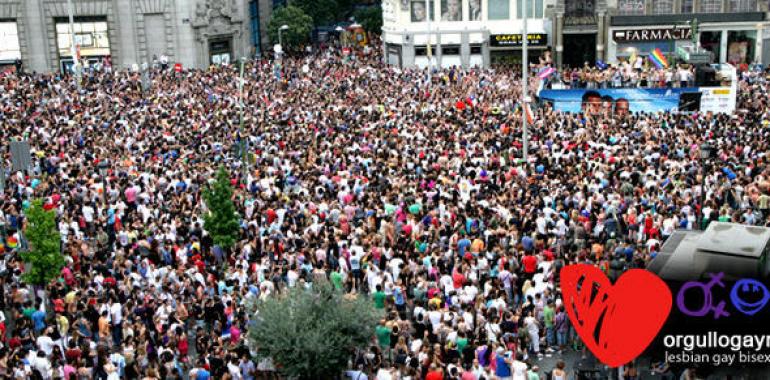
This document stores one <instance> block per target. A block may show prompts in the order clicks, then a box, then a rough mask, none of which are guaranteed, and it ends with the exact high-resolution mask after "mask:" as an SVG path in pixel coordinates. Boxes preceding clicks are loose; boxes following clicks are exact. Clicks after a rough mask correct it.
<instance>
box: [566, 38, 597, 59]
mask: <svg viewBox="0 0 770 380" xmlns="http://www.w3.org/2000/svg"><path fill="white" fill-rule="evenodd" d="M563 54H564V56H563V57H562V64H563V65H564V66H569V67H583V64H584V63H585V62H588V64H589V65H591V66H593V65H594V63H595V62H596V33H588V34H565V35H564V53H563Z"/></svg>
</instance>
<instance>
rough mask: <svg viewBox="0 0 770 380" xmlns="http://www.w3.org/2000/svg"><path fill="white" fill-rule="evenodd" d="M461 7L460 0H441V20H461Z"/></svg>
mask: <svg viewBox="0 0 770 380" xmlns="http://www.w3.org/2000/svg"><path fill="white" fill-rule="evenodd" d="M462 20H463V7H462V3H461V2H460V0H441V21H462Z"/></svg>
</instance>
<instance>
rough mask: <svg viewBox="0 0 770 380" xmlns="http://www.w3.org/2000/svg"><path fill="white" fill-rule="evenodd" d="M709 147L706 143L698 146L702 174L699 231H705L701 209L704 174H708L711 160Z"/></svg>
mask: <svg viewBox="0 0 770 380" xmlns="http://www.w3.org/2000/svg"><path fill="white" fill-rule="evenodd" d="M711 153H712V149H711V145H709V144H708V143H703V144H702V145H701V146H700V159H701V163H702V165H701V171H702V172H703V174H702V175H701V177H702V178H701V181H702V183H701V191H700V218H699V220H700V222H699V226H700V229H701V230H704V229H705V226H704V225H703V222H704V220H705V215H704V214H703V209H704V207H705V203H706V173H708V168H709V159H711Z"/></svg>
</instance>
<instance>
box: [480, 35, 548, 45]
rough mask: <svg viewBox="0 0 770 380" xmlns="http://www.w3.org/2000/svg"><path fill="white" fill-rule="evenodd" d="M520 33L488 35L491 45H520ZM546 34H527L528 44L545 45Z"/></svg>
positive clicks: (546, 40)
mask: <svg viewBox="0 0 770 380" xmlns="http://www.w3.org/2000/svg"><path fill="white" fill-rule="evenodd" d="M521 40H522V39H521V34H493V35H491V36H490V41H492V42H491V46H521V42H522V41H521ZM547 42H548V35H546V34H545V33H532V34H527V44H528V45H529V46H545V45H546V43H547Z"/></svg>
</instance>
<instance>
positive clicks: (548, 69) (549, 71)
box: [537, 66, 556, 79]
mask: <svg viewBox="0 0 770 380" xmlns="http://www.w3.org/2000/svg"><path fill="white" fill-rule="evenodd" d="M555 72H556V69H554V68H553V67H551V66H546V67H544V68H543V69H542V70H540V72H539V73H537V77H538V78H540V79H545V78H548V77H549V76H551V75H552V74H553V73H555Z"/></svg>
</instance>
